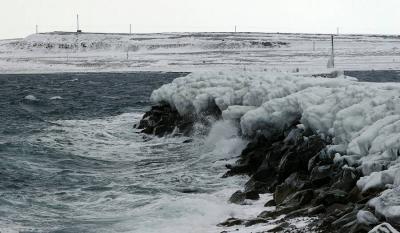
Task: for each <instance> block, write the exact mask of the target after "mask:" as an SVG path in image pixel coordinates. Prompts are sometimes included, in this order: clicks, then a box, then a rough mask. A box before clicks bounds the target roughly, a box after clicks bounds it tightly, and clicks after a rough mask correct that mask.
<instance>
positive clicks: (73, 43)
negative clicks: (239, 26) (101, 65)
mask: <svg viewBox="0 0 400 233" xmlns="http://www.w3.org/2000/svg"><path fill="white" fill-rule="evenodd" d="M212 36H214V37H215V38H214V40H210V37H212ZM285 45H287V43H286V42H280V41H273V42H271V41H265V40H261V39H260V38H257V37H254V38H252V37H245V38H241V37H231V36H230V34H229V33H221V35H219V34H218V33H214V34H210V35H208V34H198V33H179V34H175V33H165V34H134V35H133V34H122V33H121V34H113V33H78V34H77V33H73V32H70V33H69V32H53V33H41V34H32V35H30V36H28V37H26V38H24V39H23V40H20V41H17V42H13V43H11V44H9V46H12V47H14V48H16V49H23V50H47V51H54V52H57V51H62V50H83V51H86V50H87V51H90V50H127V49H129V50H130V51H132V52H134V51H137V50H157V49H179V48H186V49H188V48H189V49H190V48H192V49H196V48H197V49H204V50H207V49H235V48H266V47H274V46H285Z"/></svg>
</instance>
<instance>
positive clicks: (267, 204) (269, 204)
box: [264, 199, 276, 207]
mask: <svg viewBox="0 0 400 233" xmlns="http://www.w3.org/2000/svg"><path fill="white" fill-rule="evenodd" d="M272 206H276V203H275V201H274V200H273V199H272V200H269V201H267V203H265V205H264V207H272Z"/></svg>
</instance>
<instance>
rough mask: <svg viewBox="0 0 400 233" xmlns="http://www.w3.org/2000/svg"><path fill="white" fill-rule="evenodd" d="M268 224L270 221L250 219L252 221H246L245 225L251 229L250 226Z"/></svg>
mask: <svg viewBox="0 0 400 233" xmlns="http://www.w3.org/2000/svg"><path fill="white" fill-rule="evenodd" d="M267 222H268V220H267V219H265V218H254V219H250V220H248V221H246V223H245V224H244V225H245V226H246V227H249V226H253V225H256V224H260V223H267Z"/></svg>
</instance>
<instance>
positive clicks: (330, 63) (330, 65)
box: [327, 35, 335, 68]
mask: <svg viewBox="0 0 400 233" xmlns="http://www.w3.org/2000/svg"><path fill="white" fill-rule="evenodd" d="M331 46H332V47H331V56H330V58H329V60H328V65H327V67H328V68H335V52H334V47H333V35H331Z"/></svg>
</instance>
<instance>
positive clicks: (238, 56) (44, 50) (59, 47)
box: [0, 32, 400, 73]
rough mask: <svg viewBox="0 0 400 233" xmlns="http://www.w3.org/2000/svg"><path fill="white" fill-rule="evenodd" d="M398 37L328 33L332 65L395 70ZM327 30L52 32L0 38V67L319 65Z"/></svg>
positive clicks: (326, 49) (325, 53) (307, 68)
mask: <svg viewBox="0 0 400 233" xmlns="http://www.w3.org/2000/svg"><path fill="white" fill-rule="evenodd" d="M399 44H400V38H399V37H396V36H373V35H369V36H367V35H340V36H336V37H335V47H336V48H335V50H336V52H335V55H336V66H337V68H338V69H346V70H354V69H357V70H365V69H390V68H393V69H400V62H398V61H399V57H400V50H399V48H398V45H399ZM329 54H330V36H329V35H311V34H267V33H158V34H131V35H130V34H101V33H80V34H76V33H67V32H53V33H41V34H33V35H30V36H28V37H26V38H24V39H14V40H3V41H0V72H2V73H5V72H7V73H21V72H74V71H83V72H87V71H145V70H150V71H188V72H191V71H196V70H216V69H217V70H232V69H235V70H243V69H246V70H249V69H250V70H274V71H294V70H296V71H297V70H298V69H299V70H300V72H305V73H309V72H316V71H324V70H325V69H326V64H327V60H328V58H329Z"/></svg>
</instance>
